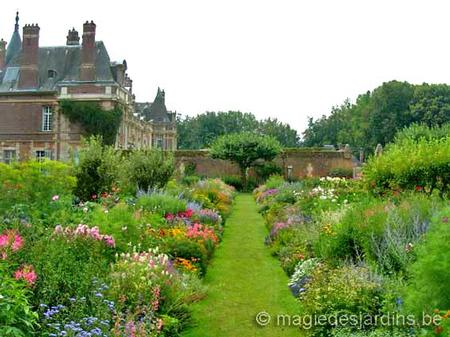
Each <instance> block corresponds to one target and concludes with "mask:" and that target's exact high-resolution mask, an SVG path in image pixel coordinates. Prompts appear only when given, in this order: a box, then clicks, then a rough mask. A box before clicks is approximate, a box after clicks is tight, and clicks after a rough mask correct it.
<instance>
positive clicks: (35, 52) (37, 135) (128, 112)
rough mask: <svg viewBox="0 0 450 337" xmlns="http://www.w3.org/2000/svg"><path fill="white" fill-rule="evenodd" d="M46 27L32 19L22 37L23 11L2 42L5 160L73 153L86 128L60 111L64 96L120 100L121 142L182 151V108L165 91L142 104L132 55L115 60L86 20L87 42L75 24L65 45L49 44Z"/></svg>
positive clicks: (113, 103)
mask: <svg viewBox="0 0 450 337" xmlns="http://www.w3.org/2000/svg"><path fill="white" fill-rule="evenodd" d="M39 32H40V28H39V26H38V25H37V24H32V25H25V26H24V27H23V32H22V34H23V39H22V38H21V37H20V33H19V17H18V15H17V16H16V24H15V27H14V32H13V35H12V37H11V39H10V42H9V43H8V44H7V43H6V42H5V41H4V40H3V39H1V40H0V161H4V162H10V161H11V160H26V159H30V158H41V157H48V158H51V159H56V160H67V159H69V157H70V155H71V154H72V153H74V152H76V151H77V149H78V147H79V146H80V141H81V137H82V136H83V135H84V132H83V129H82V127H81V126H80V125H78V124H77V123H71V122H69V121H68V119H67V118H66V117H65V116H64V115H63V114H62V113H61V112H60V111H59V102H60V100H63V99H69V100H73V101H82V102H95V103H97V104H99V105H100V106H101V107H102V108H104V109H106V110H111V109H113V108H115V107H117V106H119V107H120V108H121V110H122V111H123V118H122V122H121V125H120V127H119V131H118V134H117V137H116V144H115V145H116V147H117V148H123V149H130V148H152V147H160V148H162V149H165V150H175V149H176V124H175V120H176V119H175V113H172V112H170V111H167V109H166V106H165V92H164V90H160V89H158V92H157V95H156V98H155V101H154V102H153V103H137V102H136V99H135V96H134V95H133V92H132V80H131V79H130V77H129V76H128V74H127V73H126V71H127V63H126V61H123V62H122V63H117V62H111V61H110V58H109V55H108V52H107V49H106V47H105V45H104V43H103V42H102V41H96V39H95V35H96V25H95V23H94V22H92V21H91V22H86V23H84V25H83V34H82V38H81V40H82V43H81V45H80V37H79V35H78V32H77V31H76V30H75V29H72V30H69V33H68V35H67V41H66V45H65V46H56V47H41V46H39ZM6 46H7V48H6Z"/></svg>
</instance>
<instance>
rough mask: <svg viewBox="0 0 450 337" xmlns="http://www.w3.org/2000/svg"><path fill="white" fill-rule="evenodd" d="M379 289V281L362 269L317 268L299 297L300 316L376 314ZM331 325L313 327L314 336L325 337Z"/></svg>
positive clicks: (377, 311)
mask: <svg viewBox="0 0 450 337" xmlns="http://www.w3.org/2000/svg"><path fill="white" fill-rule="evenodd" d="M381 295H382V288H381V283H380V280H379V279H378V278H377V277H376V276H375V275H373V274H371V273H370V271H369V270H368V269H367V268H366V267H359V266H352V265H347V266H344V267H340V268H338V269H330V268H329V267H327V266H326V265H320V266H318V267H316V268H315V269H314V271H313V272H312V274H311V280H310V281H309V282H308V283H307V284H306V285H305V291H304V292H301V293H300V300H301V302H302V309H303V314H307V315H317V316H318V315H326V316H327V317H330V316H332V315H336V314H337V315H356V316H357V317H359V315H360V314H361V313H364V314H366V315H372V316H374V315H376V314H379V310H380V306H381V305H380V303H381V298H380V296H381ZM331 328H332V326H331V325H324V326H316V327H314V329H313V332H314V335H315V336H325V335H326V334H325V333H326V331H328V330H330V329H331Z"/></svg>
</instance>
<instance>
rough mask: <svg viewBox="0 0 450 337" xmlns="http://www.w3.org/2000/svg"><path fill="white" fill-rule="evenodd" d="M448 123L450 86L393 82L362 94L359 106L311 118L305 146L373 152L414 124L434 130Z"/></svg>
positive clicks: (346, 103)
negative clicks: (342, 147)
mask: <svg viewBox="0 0 450 337" xmlns="http://www.w3.org/2000/svg"><path fill="white" fill-rule="evenodd" d="M446 122H450V86H449V85H446V84H421V85H412V84H410V83H408V82H399V81H391V82H386V83H383V84H382V85H381V86H379V87H378V88H376V89H375V90H373V91H372V92H370V91H368V92H366V93H364V94H362V95H360V96H359V97H358V98H357V100H356V102H355V103H351V102H350V101H349V100H348V99H347V100H345V101H344V103H343V104H341V105H340V106H337V107H333V108H332V111H331V114H330V115H329V116H322V117H321V118H319V119H317V120H314V119H312V118H310V119H309V123H308V128H307V129H306V130H305V131H304V132H303V143H302V144H303V145H304V146H322V145H325V144H335V145H336V144H350V145H351V147H352V148H355V149H365V150H367V151H370V152H371V151H373V149H374V148H375V147H376V145H377V144H378V143H380V144H382V145H385V144H387V143H390V142H391V141H392V140H393V139H394V137H395V134H396V133H397V131H399V130H402V129H404V128H405V127H408V126H409V125H411V124H413V123H418V124H425V125H427V126H429V127H432V126H441V125H443V124H445V123H446Z"/></svg>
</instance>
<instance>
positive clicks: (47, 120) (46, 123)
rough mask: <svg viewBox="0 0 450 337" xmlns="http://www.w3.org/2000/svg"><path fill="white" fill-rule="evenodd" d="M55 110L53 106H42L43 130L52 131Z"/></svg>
mask: <svg viewBox="0 0 450 337" xmlns="http://www.w3.org/2000/svg"><path fill="white" fill-rule="evenodd" d="M52 122H53V110H52V107H51V106H44V107H43V108H42V131H52Z"/></svg>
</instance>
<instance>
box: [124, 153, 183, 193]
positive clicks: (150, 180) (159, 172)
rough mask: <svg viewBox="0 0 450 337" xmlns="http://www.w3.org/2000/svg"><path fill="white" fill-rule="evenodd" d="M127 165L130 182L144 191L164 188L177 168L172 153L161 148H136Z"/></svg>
mask: <svg viewBox="0 0 450 337" xmlns="http://www.w3.org/2000/svg"><path fill="white" fill-rule="evenodd" d="M126 167H127V176H128V179H129V182H130V183H131V184H132V185H133V186H135V187H137V189H139V190H142V191H149V190H151V189H158V188H163V187H164V186H166V184H167V182H168V181H169V179H170V177H171V176H172V174H173V172H174V169H175V166H174V163H173V156H172V154H171V153H168V152H163V151H161V150H145V151H144V150H134V151H132V152H131V154H130V155H129V157H128V158H127V165H126Z"/></svg>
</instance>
